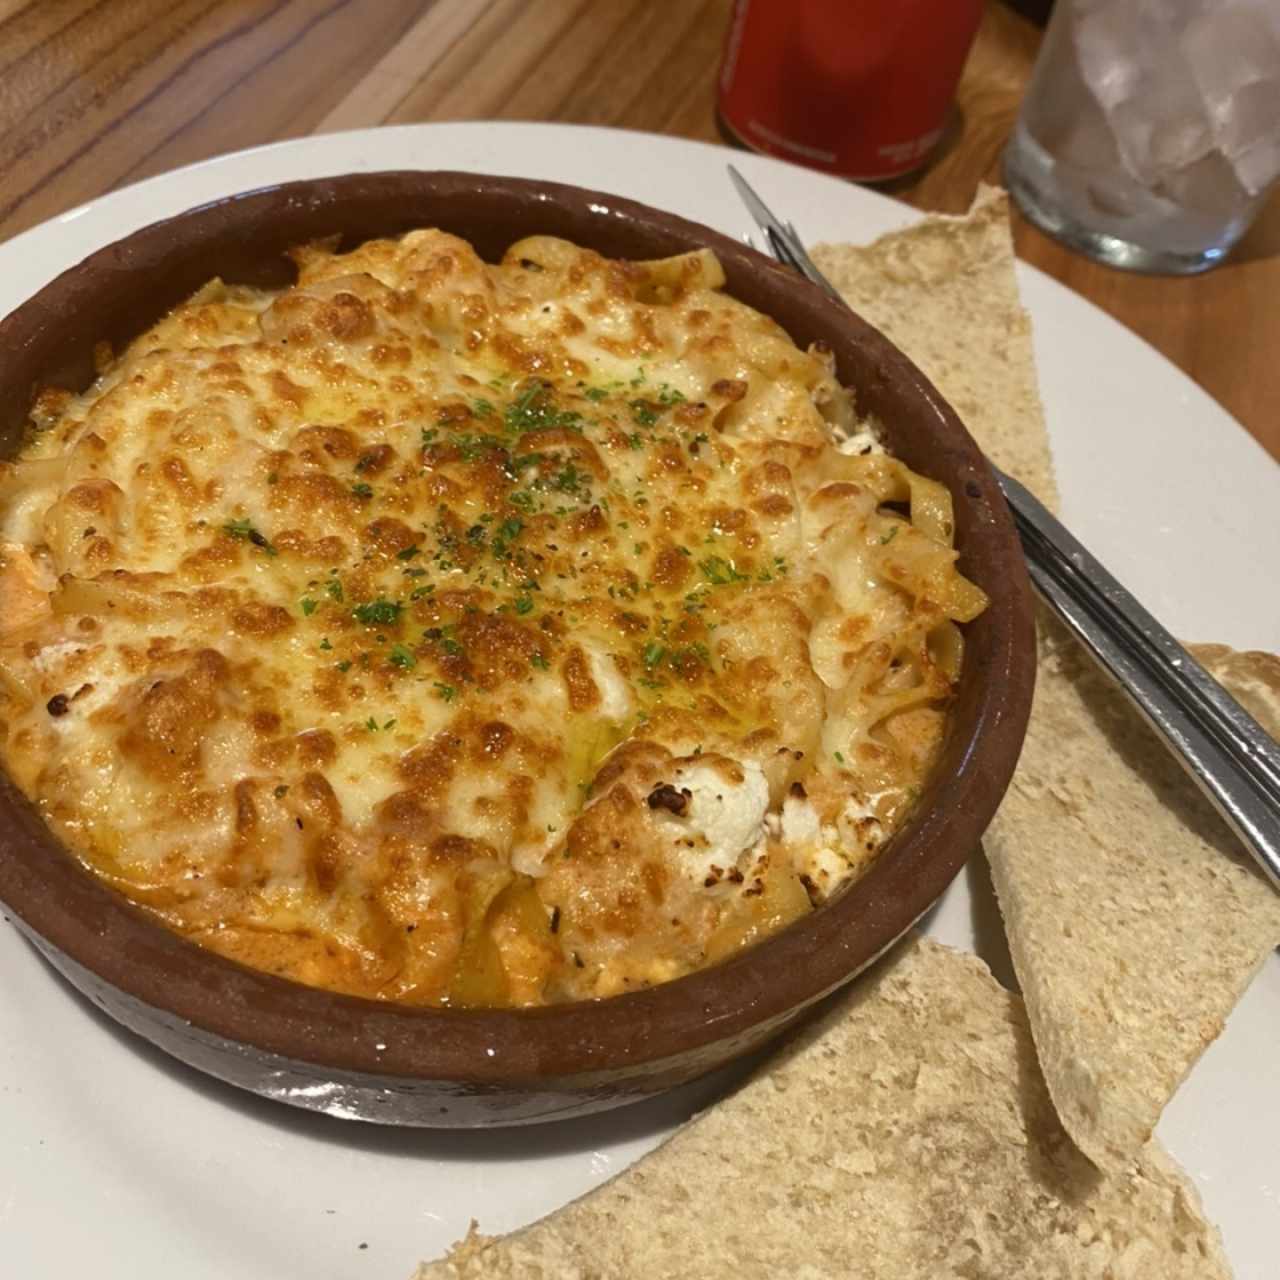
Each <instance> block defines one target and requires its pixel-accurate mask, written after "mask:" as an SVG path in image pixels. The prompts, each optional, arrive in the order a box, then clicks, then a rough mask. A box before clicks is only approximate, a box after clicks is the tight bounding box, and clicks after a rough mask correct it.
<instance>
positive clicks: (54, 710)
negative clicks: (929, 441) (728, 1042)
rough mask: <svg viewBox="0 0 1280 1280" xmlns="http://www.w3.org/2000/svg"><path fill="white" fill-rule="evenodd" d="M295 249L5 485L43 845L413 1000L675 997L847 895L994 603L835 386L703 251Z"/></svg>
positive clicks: (256, 945) (450, 243)
mask: <svg viewBox="0 0 1280 1280" xmlns="http://www.w3.org/2000/svg"><path fill="white" fill-rule="evenodd" d="M296 258H297V262H298V266H299V279H298V283H297V285H296V286H295V287H292V288H289V289H285V290H281V291H275V292H268V291H259V290H249V289H246V288H239V287H229V286H225V285H223V284H222V283H221V282H219V281H214V282H212V283H211V284H209V285H208V286H207V287H206V288H204V289H203V290H201V291H200V293H198V294H197V295H196V296H195V297H193V298H192V299H191V300H189V301H188V302H187V303H185V304H184V305H182V306H181V307H179V308H177V309H176V310H175V311H173V312H172V313H171V314H170V315H168V316H167V317H166V318H165V319H163V320H162V321H161V322H160V323H159V324H157V325H156V326H155V328H154V329H152V330H151V331H150V332H149V333H147V334H145V335H143V336H142V337H140V338H138V339H137V340H136V341H135V342H134V343H133V344H132V345H131V346H130V347H129V348H128V350H127V351H125V352H124V353H123V354H121V355H120V356H119V357H118V358H117V357H112V356H111V353H109V352H104V354H103V361H102V374H101V376H100V378H99V379H98V381H97V382H96V383H95V384H94V386H93V387H91V388H90V389H89V391H87V392H86V393H85V394H84V395H82V396H78V397H74V396H71V395H69V394H67V393H65V392H54V391H50V392H46V393H45V394H43V395H42V396H41V397H40V399H39V400H38V402H37V405H36V408H35V411H34V413H33V426H32V434H31V438H30V441H29V442H28V444H27V446H26V448H25V449H24V451H23V453H22V455H21V457H20V458H19V460H18V461H17V462H16V463H15V464H9V465H6V467H5V469H4V472H3V475H0V537H3V539H4V542H3V546H2V547H0V561H2V563H0V589H2V591H3V597H2V599H0V604H2V605H3V627H2V629H0V685H2V688H3V692H2V693H0V698H2V702H0V743H2V746H0V753H2V756H3V761H4V764H5V767H6V768H7V769H8V771H9V772H10V774H11V775H12V776H13V777H14V778H15V779H16V780H17V782H18V784H19V785H20V786H21V787H22V788H23V789H24V790H25V791H26V792H27V793H28V794H29V795H30V796H31V797H32V798H33V799H34V800H35V801H36V802H37V803H38V804H39V806H40V807H41V810H42V811H43V813H44V815H45V817H46V818H47V820H48V822H49V823H50V824H51V826H52V827H53V828H54V830H55V831H56V832H57V833H58V834H59V835H60V836H61V837H62V838H63V839H64V840H65V842H66V843H67V844H68V845H69V846H70V847H71V848H72V849H73V850H74V851H75V852H76V853H77V854H78V856H79V857H80V858H81V859H82V860H83V861H84V862H85V864H86V865H87V866H89V867H90V868H92V869H93V871H95V872H96V873H97V874H99V875H101V876H102V877H104V878H105V879H106V880H107V881H108V882H109V883H111V884H112V885H114V886H116V887H117V888H119V889H120V890H121V891H122V892H124V893H125V894H127V895H128V896H129V897H130V898H131V899H133V900H134V901H135V902H136V903H138V904H139V905H141V906H142V907H143V908H145V909H146V910H148V911H150V912H152V913H154V914H155V915H157V916H158V917H159V918H160V919H162V920H163V921H165V922H167V923H168V924H169V925H170V926H172V927H173V928H175V929H177V930H179V931H181V932H182V933H184V934H186V935H187V936H189V937H191V938H192V939H194V940H196V941H198V942H200V943H202V944H203V945H206V946H208V947H211V948H213V949H214V950H216V951H219V952H221V953H223V954H224V955H228V956H231V957H234V958H235V959H238V960H241V961H243V962H244V963H246V964H249V965H252V966H255V967H258V968H262V969H265V970H268V971H271V972H275V973H280V974H283V975H286V976H288V977H291V978H294V979H297V980H299V981H302V982H306V983H311V984H315V985H322V986H325V987H329V988H332V989H335V990H340V991H347V992H354V993H359V994H365V995H373V996H379V997H385V998H389V999H395V1000H403V1001H410V1002H417V1003H442V1002H447V1003H453V1004H461V1005H467V1004H536V1003H543V1002H546V1001H550V1000H559V999H572V998H581V997H586V996H595V995H608V994H612V993H615V992H618V991H622V990H625V989H627V988H629V987H634V986H639V985H644V984H647V983H651V982H655V981H662V980H665V979H668V978H671V977H675V976H678V975H679V974H682V973H686V972H689V971H690V970H692V969H695V968H697V967H698V966H700V965H703V964H706V963H709V962H711V961H714V960H715V959H717V958H719V957H720V956H722V955H724V954H727V953H728V952H729V951H731V950H733V949H734V948H736V947H739V946H742V945H745V944H747V943H749V942H751V941H753V940H754V939H756V938H758V937H760V936H763V935H764V934H765V933H768V932H770V931H771V930H774V929H776V928H778V927H780V926H781V925H782V924H784V923H786V922H787V921H789V920H791V919H793V918H795V917H796V916H797V915H799V914H802V913H804V912H806V911H808V910H810V909H811V908H812V905H813V904H814V903H817V902H821V901H822V900H823V899H824V898H825V897H826V896H827V895H829V894H830V893H831V892H832V891H834V890H835V889H836V888H837V887H838V886H839V885H842V884H844V883H847V882H848V881H849V880H850V879H851V878H853V877H854V876H856V875H857V874H858V872H859V871H860V870H861V869H862V868H863V867H864V866H865V865H866V863H867V861H868V860H869V859H870V858H871V856H872V855H873V854H874V851H875V849H876V847H877V846H878V845H879V844H880V843H881V842H882V841H883V839H884V837H885V836H886V835H887V834H888V832H890V831H891V830H892V829H893V827H894V826H895V825H896V824H897V823H898V822H899V821H900V819H901V816H902V814H903V813H904V811H905V810H906V808H907V807H908V806H909V804H910V802H911V798H912V796H913V794H914V793H915V789H917V788H918V787H919V785H920V784H921V782H922V781H923V779H924V778H925V776H926V774H927V772H928V769H929V766H930V761H931V758H932V755H933V753H934V750H935V748H936V745H937V742H938V739H939V734H940V730H941V724H942V717H943V714H944V707H945V703H946V700H947V698H948V696H949V694H950V692H951V690H952V687H953V684H954V681H955V679H956V676H957V674H958V671H959V666H960V662H961V654H962V643H961V639H960V632H959V631H958V629H957V627H956V626H955V623H956V622H963V621H966V620H968V619H970V618H972V617H973V616H974V615H975V614H976V613H977V612H978V611H979V610H980V609H981V608H982V606H983V603H984V601H983V597H982V595H981V593H980V592H979V591H978V590H977V589H976V588H974V587H972V586H971V585H970V584H969V583H967V582H966V581H965V580H964V579H963V578H962V577H960V576H959V575H958V574H957V573H956V571H955V569H954V560H955V552H954V551H953V550H952V548H951V510H950V498H949V496H948V495H947V494H946V492H945V491H944V490H943V489H942V488H941V487H940V486H938V485H936V484H933V483H932V482H929V481H926V480H924V479H923V478H921V477H919V476H916V475H914V474H913V473H911V472H910V471H908V470H907V469H906V468H905V467H903V466H902V465H901V464H900V463H899V462H897V461H896V460H894V459H893V458H891V457H889V456H887V455H886V454H885V453H884V452H883V450H882V449H880V447H879V446H878V444H876V443H875V441H874V439H873V438H872V436H871V435H870V434H868V433H867V432H866V431H865V430H864V429H863V424H859V423H858V422H857V420H856V417H855V413H854V408H853V406H852V404H851V402H850V400H849V397H848V396H847V394H846V393H845V392H844V391H843V390H842V389H841V388H840V387H839V386H838V384H837V383H836V381H835V379H834V377H833V373H832V370H831V367H830V360H829V358H824V356H823V354H822V353H821V352H808V353H806V352H802V351H800V350H798V349H797V348H796V347H795V346H794V345H793V344H792V343H791V342H790V340H789V339H788V338H787V336H786V335H785V334H784V333H783V332H782V331H781V330H780V329H779V328H778V327H777V326H776V325H775V324H774V323H773V322H772V321H770V320H768V319H767V318H766V317H764V316H762V315H760V314H758V313H756V312H754V311H752V310H751V309H749V308H747V307H745V306H743V305H742V304H740V303H738V302H736V301H734V300H733V299H732V298H729V297H727V296H726V295H725V294H724V293H723V292H721V290H720V288H719V286H720V285H721V284H722V282H723V279H722V274H721V272H720V268H719V264H718V263H717V262H716V260H715V258H714V257H713V256H712V255H711V254H710V253H708V252H701V253H694V254H688V255H684V256H682V257H680V258H676V259H671V260H668V261H665V262H657V263H625V262H612V261H608V260H605V259H603V258H601V257H599V256H598V255H596V254H594V253H592V252H590V251H587V250H583V249H580V248H578V247H576V246H574V245H570V244H567V243H565V242H563V241H556V240H550V239H546V238H532V239H528V240H525V241H521V242H520V243H519V244H517V245H514V246H512V248H511V249H510V250H509V251H508V253H507V255H506V256H505V258H504V260H503V261H502V263H501V264H499V265H497V266H492V265H487V264H485V263H483V262H482V261H481V260H480V259H479V258H478V257H477V256H476V254H475V253H474V252H473V251H472V249H471V248H470V246H469V245H468V244H466V243H465V242H464V241H462V240H460V239H457V238H455V237H453V236H449V235H446V234H444V233H442V232H439V231H433V230H425V231H416V232H413V233H410V234H409V235H406V236H405V237H403V238H402V239H400V240H398V241H389V240H381V241H373V242H370V243H368V244H365V245H363V246H362V247H360V248H359V249H357V250H355V251H354V252H352V253H348V254H338V253H335V252H334V251H333V250H332V248H331V247H329V246H325V245H314V246H309V247H306V248H303V249H300V250H299V251H298V252H297V254H296ZM850 436H852V437H853V439H852V441H849V440H848V439H847V437H850ZM837 440H845V443H844V444H842V445H840V446H839V447H838V446H837V443H836V441H837Z"/></svg>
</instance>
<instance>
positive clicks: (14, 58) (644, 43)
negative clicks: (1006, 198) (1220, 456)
mask: <svg viewBox="0 0 1280 1280" xmlns="http://www.w3.org/2000/svg"><path fill="white" fill-rule="evenodd" d="M731 7H732V3H731V0H0V238H7V237H8V236H10V235H13V234H14V233H16V232H18V231H21V230H23V229H24V228H26V227H29V226H31V225H33V224H34V223H36V222H39V221H41V220H42V219H44V218H48V217H49V216H51V215H53V214H56V213H59V212H61V211H62V210H64V209H67V208H69V207H71V206H73V205H75V204H78V203H80V202H81V201H84V200H87V199H89V198H90V197H93V196H96V195H99V194H101V193H102V192H104V191H109V190H111V189H112V188H114V187H118V186H121V185H123V184H125V183H129V182H134V181H136V180H137V179H139V178H144V177H147V176H149V175H151V174H154V173H159V172H161V171H163V170H165V169H171V168H173V167H175V166H177V165H181V164H187V163H189V162H191V161H194V160H201V159H204V158H205V157H207V156H211V155H215V154H217V153H219V152H223V151H230V150H235V149H237V148H241V147H248V146H253V145H255V144H258V143H264V142H271V141H274V140H276V139H280V138H291V137H297V136H299V135H302V134H307V133H315V132H324V131H328V130H333V129H346V128H354V127H358V126H363V125H374V124H380V123H382V122H384V121H386V122H396V123H402V122H406V121H420V120H464V119H476V118H491V119H507V120H512V119H518V120H557V121H572V122H576V123H589V124H602V125H618V126H623V127H626V128H632V129H647V130H652V131H655V132H659V133H669V134H674V135H677V136H681V137H688V138H700V139H706V140H712V141H719V140H721V135H720V133H719V131H718V129H717V126H716V122H715V115H714V85H715V73H716V64H717V61H718V58H719V53H720V44H721V40H722V39H723V35H724V31H725V26H726V24H727V22H728V18H729V12H730V9H731ZM1039 39H1040V33H1039V31H1038V30H1037V29H1036V28H1035V27H1034V26H1032V25H1031V24H1030V23H1028V22H1026V21H1024V20H1023V19H1022V18H1020V17H1018V16H1016V15H1015V14H1014V13H1012V12H1011V11H1010V10H1009V9H1007V8H1005V7H1004V6H1003V5H1002V4H1000V3H996V2H995V0H992V2H991V4H990V7H989V8H988V11H987V14H986V17H985V20H984V22H983V25H982V28H981V31H980V33H979V36H978V40H977V43H976V44H975V46H974V49H973V53H972V55H971V56H970V59H969V63H968V66H967V68H966V70H965V75H964V79H963V82H962V84H961V87H960V92H959V107H960V112H961V127H960V128H959V129H958V130H957V131H956V132H955V137H954V139H953V140H952V141H951V143H950V144H949V145H948V146H947V148H946V149H945V151H944V153H943V154H942V155H940V156H939V157H937V158H936V160H935V161H934V163H933V164H932V165H931V166H930V168H929V169H928V170H926V171H925V172H924V173H923V175H921V176H920V177H918V178H916V179H914V180H912V181H909V182H908V183H907V184H905V185H903V186H901V187H900V188H899V189H898V190H896V191H895V192H894V194H896V195H897V196H899V197H900V198H902V199H905V200H907V201H909V202H910V203H912V204H914V205H917V206H919V207H920V208H922V209H932V210H941V211H946V212H959V211H962V210H964V209H965V208H966V207H967V205H968V203H969V201H970V199H971V198H972V196H973V193H974V190H975V189H976V187H977V184H978V182H979V181H981V180H982V179H987V180H992V179H994V178H995V176H996V174H997V171H998V157H999V154H1000V150H1001V147H1002V146H1003V144H1004V141H1005V139H1006V138H1007V137H1008V134H1009V130H1010V128H1011V126H1012V124H1013V120H1014V117H1015V115H1016V112H1017V107H1018V102H1019V99H1020V97H1021V95H1022V92H1023V90H1024V88H1025V85H1026V83H1027V77H1028V74H1029V71H1030V67H1031V64H1032V61H1033V60H1034V56H1035V52H1036V48H1037V46H1038V44H1039ZM1016 236H1017V245H1018V252H1019V253H1020V254H1021V255H1022V257H1024V258H1025V259H1026V260H1027V261H1029V262H1033V263H1035V265H1036V266H1038V267H1041V268H1043V269H1044V270H1045V271H1047V272H1049V274H1050V275H1053V276H1056V277H1057V278H1058V279H1059V280H1062V281H1064V282H1065V283H1066V284H1068V285H1070V286H1071V287H1072V288H1073V289H1075V290H1077V291H1078V292H1080V293H1082V294H1083V295H1084V296H1085V297H1087V298H1089V299H1091V300H1092V301H1093V302H1096V303H1097V304H1098V305H1099V306H1101V307H1102V308H1103V309H1104V310H1106V311H1109V312H1110V313H1111V314H1112V315H1114V316H1115V317H1117V318H1118V319H1119V320H1121V321H1123V322H1124V323H1125V324H1126V325H1128V326H1129V327H1130V328H1131V329H1134V330H1135V331H1136V332H1138V333H1139V334H1141V335H1142V336H1143V337H1144V338H1146V339H1147V340H1148V341H1149V342H1151V343H1152V344H1154V345H1155V346H1156V347H1158V348H1159V349H1160V350H1161V351H1163V352H1164V353H1165V355H1167V356H1168V357H1169V358H1170V359H1171V360H1173V361H1174V363H1175V364H1177V365H1179V366H1180V367H1181V368H1182V369H1184V370H1185V371H1186V372H1187V373H1189V374H1190V375H1191V376H1192V377H1193V378H1194V379H1195V380H1196V381H1197V382H1199V383H1200V384H1201V386H1203V387H1204V388H1205V389H1206V390H1207V391H1208V392H1209V393H1210V394H1211V395H1213V396H1215V397H1216V398H1217V399H1218V400H1219V401H1220V402H1221V403H1222V404H1223V405H1225V406H1226V408H1227V409H1228V410H1230V412H1232V413H1233V414H1234V415H1235V416H1236V417H1237V418H1238V419H1239V420H1240V421H1241V422H1242V423H1244V425H1245V426H1246V427H1247V428H1248V429H1249V430H1250V431H1251V432H1252V433H1253V434H1254V435H1255V436H1256V437H1257V438H1258V439H1259V440H1261V441H1262V442H1263V444H1264V445H1265V446H1266V447H1267V448H1268V449H1269V450H1270V451H1271V452H1272V454H1274V455H1275V456H1277V457H1280V358H1278V355H1277V353H1280V303H1278V302H1277V298H1280V199H1273V200H1272V201H1271V203H1270V205H1269V206H1268V207H1267V209H1266V210H1265V211H1264V212H1263V215H1262V217H1261V218H1260V219H1259V221H1258V222H1257V224H1256V225H1255V226H1254V228H1253V230H1252V231H1251V232H1250V234H1249V235H1248V236H1247V238H1246V239H1245V240H1244V242H1243V243H1242V244H1241V245H1240V246H1239V248H1238V249H1237V252H1236V254H1235V255H1234V257H1233V258H1232V259H1231V261H1230V262H1229V263H1228V264H1227V265H1226V266H1224V267H1221V268H1219V269H1217V270H1215V271H1213V272H1210V273H1209V274H1208V275H1205V276H1198V277H1194V278H1191V279H1162V278H1154V277H1141V276H1133V275H1128V274H1124V273H1121V272H1116V271H1112V270H1110V269H1108V268H1105V267H1100V266H1096V265H1094V264H1093V263H1090V262H1088V261H1086V260H1085V259H1083V258H1079V257H1075V256H1073V255H1071V254H1069V253H1068V252H1066V251H1065V250H1064V249H1062V248H1060V247H1059V246H1058V245H1056V244H1055V243H1053V242H1052V241H1050V240H1048V239H1047V238H1045V237H1044V236H1042V235H1041V234H1040V233H1039V232H1037V231H1035V230H1034V229H1033V228H1031V227H1029V226H1027V225H1026V224H1023V223H1020V224H1019V225H1018V226H1017V228H1016Z"/></svg>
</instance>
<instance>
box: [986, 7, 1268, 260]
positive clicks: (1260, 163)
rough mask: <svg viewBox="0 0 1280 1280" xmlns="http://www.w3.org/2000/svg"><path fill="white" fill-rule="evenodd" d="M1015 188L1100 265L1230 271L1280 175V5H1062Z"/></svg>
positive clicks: (1030, 98)
mask: <svg viewBox="0 0 1280 1280" xmlns="http://www.w3.org/2000/svg"><path fill="white" fill-rule="evenodd" d="M1004 173H1005V185H1006V186H1007V187H1008V188H1009V190H1010V192H1011V193H1012V194H1013V197H1014V199H1015V200H1016V201H1017V202H1018V204H1019V206H1020V207H1021V208H1022V211H1023V212H1024V213H1025V214H1026V215H1027V217H1028V218H1029V219H1030V220H1031V221H1032V222H1034V223H1035V224H1036V225H1037V226H1039V227H1040V228H1042V229H1043V230H1044V231H1047V232H1048V233H1049V234H1050V235H1052V236H1055V237H1056V238H1057V239H1059V240H1061V241H1063V242H1064V243H1065V244H1067V245H1069V246H1070V247H1071V248H1073V249H1076V250H1079V251H1080V252H1082V253H1084V254H1087V255H1088V256H1090V257H1092V258H1096V259H1098V260H1100V261H1102V262H1107V263H1110V264H1111V265H1112V266H1116V267H1123V268H1127V269H1129V270H1133V271H1149V272H1165V273H1172V274H1188V273H1191V272H1195V271H1203V270H1205V269H1206V268H1208V267H1211V266H1213V265H1214V264H1215V263H1217V262H1219V261H1221V260H1222V258H1223V257H1225V256H1226V254H1227V253H1228V252H1229V251H1230V249H1231V246H1232V245H1234V244H1235V242H1236V241H1237V240H1238V239H1239V238H1240V236H1241V235H1242V234H1243V233H1244V232H1245V230H1246V229H1247V228H1248V226H1249V224H1250V222H1251V221H1252V220H1253V218H1254V216H1255V214H1256V213H1257V212H1258V210H1259V209H1260V208H1261V206H1262V204H1263V203H1264V202H1265V200H1266V198H1267V192H1268V190H1269V189H1270V187H1271V186H1272V184H1273V183H1274V182H1275V180H1276V178H1277V176H1280V0H1058V3H1057V5H1056V6H1055V8H1054V12H1053V17H1052V19H1051V21H1050V23H1049V27H1048V29H1047V31H1046V33H1045V37H1044V44H1043V46H1042V48H1041V52H1040V57H1039V60H1038V61H1037V63H1036V67H1035V72H1034V74H1033V76H1032V79H1031V84H1030V86H1029V88H1028V90H1027V95H1026V99H1025V100H1024V102H1023V105H1022V112H1021V114H1020V116H1019V118H1018V123H1017V125H1016V127H1015V129H1014V132H1013V137H1012V139H1011V140H1010V142H1009V146H1008V148H1007V149H1006V151H1005V156H1004Z"/></svg>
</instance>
